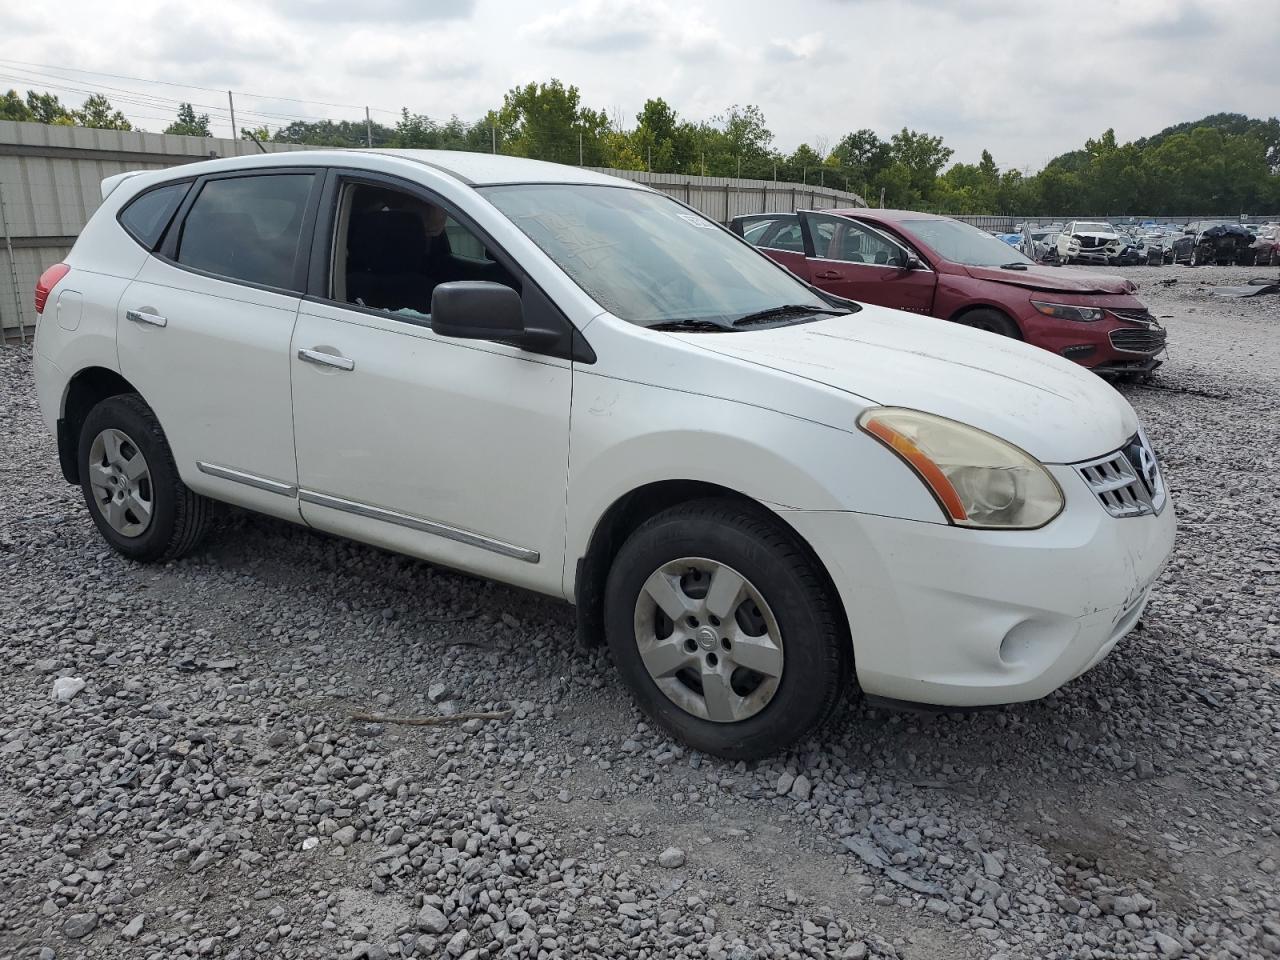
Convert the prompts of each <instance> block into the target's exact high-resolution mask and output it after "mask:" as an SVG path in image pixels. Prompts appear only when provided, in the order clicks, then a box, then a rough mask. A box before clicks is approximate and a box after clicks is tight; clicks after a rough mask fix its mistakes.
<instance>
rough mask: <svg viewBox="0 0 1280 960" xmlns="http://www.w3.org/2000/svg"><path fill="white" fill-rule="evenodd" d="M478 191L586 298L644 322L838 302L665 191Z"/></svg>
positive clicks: (565, 187) (725, 318)
mask: <svg viewBox="0 0 1280 960" xmlns="http://www.w3.org/2000/svg"><path fill="white" fill-rule="evenodd" d="M480 192H481V193H483V194H484V195H485V197H486V198H487V199H488V200H489V201H490V202H491V203H492V204H493V205H494V206H495V207H497V208H498V209H499V210H501V211H502V212H503V213H504V214H506V216H507V217H509V218H510V219H511V221H512V222H513V223H514V224H515V225H516V226H517V227H519V228H520V229H521V230H522V231H524V233H525V234H526V235H527V236H528V237H529V239H530V240H532V241H533V242H534V243H536V244H537V245H538V246H539V247H541V248H542V250H543V252H545V253H546V254H547V256H549V257H550V258H551V259H552V260H554V261H555V262H556V264H557V265H558V266H559V267H560V268H561V269H562V270H564V272H565V273H567V274H568V275H569V277H570V278H571V279H572V280H573V281H574V282H575V283H577V284H578V286H580V287H581V288H582V289H583V290H585V291H586V292H587V293H588V294H589V295H590V296H591V298H592V299H593V300H595V301H596V302H597V303H598V304H600V306H602V307H604V308H605V309H606V310H608V311H609V312H610V313H612V314H614V316H617V317H620V318H621V319H623V320H629V321H631V322H632V323H637V324H640V325H641V326H652V325H655V324H660V323H671V322H673V321H705V322H709V323H719V324H723V325H726V326H727V325H728V324H730V323H732V322H733V321H735V320H740V319H741V318H743V317H747V316H751V315H754V314H758V313H761V312H763V311H769V310H774V309H776V308H778V307H782V306H786V305H793V306H795V307H796V308H797V309H796V310H795V311H794V316H796V317H803V315H804V309H803V308H805V307H812V308H813V310H814V311H821V312H825V313H832V312H835V311H833V310H832V308H831V305H830V304H829V303H827V302H826V301H825V300H822V299H820V298H819V297H818V296H817V295H816V294H815V293H813V291H812V290H810V289H809V287H807V286H806V285H805V284H803V283H801V282H800V281H799V280H797V279H796V278H795V277H794V276H792V275H791V274H790V273H788V272H787V271H786V270H784V269H783V268H782V267H779V266H775V265H774V264H773V263H772V262H770V261H769V260H768V259H767V258H765V257H764V256H762V255H761V254H758V253H756V252H755V251H754V250H752V249H751V247H749V246H747V245H746V244H744V243H743V242H742V241H740V240H738V239H737V238H736V237H734V236H733V235H732V234H730V233H728V232H727V231H725V230H722V229H720V227H718V226H716V224H714V223H713V222H711V221H710V220H707V219H706V218H704V217H702V216H700V215H698V214H696V213H694V212H693V211H691V210H689V209H688V208H686V207H683V206H681V205H680V204H679V203H677V202H676V201H675V200H672V199H671V198H670V197H667V196H664V195H662V194H659V193H650V192H649V191H647V190H633V189H627V188H622V187H608V186H592V185H585V186H584V185H582V184H560V183H550V184H513V185H510V186H493V187H483V188H481V189H480Z"/></svg>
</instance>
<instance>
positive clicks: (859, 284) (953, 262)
mask: <svg viewBox="0 0 1280 960" xmlns="http://www.w3.org/2000/svg"><path fill="white" fill-rule="evenodd" d="M730 228H731V229H732V230H733V231H734V232H735V233H737V234H739V235H740V236H742V237H744V238H745V239H746V240H747V241H749V242H750V243H752V244H754V245H755V246H757V247H759V248H760V249H761V251H763V252H764V253H767V254H768V255H769V256H770V257H772V258H773V259H775V260H777V261H778V262H779V263H781V264H783V265H785V266H786V267H788V268H789V269H790V270H791V271H792V272H793V273H795V274H797V275H798V276H800V277H801V278H802V279H805V280H808V281H809V282H810V283H812V284H813V285H814V286H816V287H819V288H820V289H822V290H826V291H827V292H829V293H833V294H835V295H837V296H840V297H846V298H848V299H850V300H859V301H862V302H864V303H874V304H879V305H880V306H884V307H895V308H897V309H899V310H909V311H911V312H912V313H925V314H929V315H931V316H934V317H939V318H941V319H944V320H953V321H955V322H956V323H963V324H965V325H967V326H971V327H977V328H979V329H981V330H989V331H991V332H992V333H998V334H1001V335H1003V336H1006V337H1015V338H1017V339H1019V340H1025V341H1026V342H1027V343H1031V344H1034V345H1036V346H1038V347H1043V348H1044V349H1046V350H1052V351H1053V352H1054V353H1057V354H1059V355H1061V356H1063V357H1066V358H1067V359H1068V360H1074V361H1075V362H1076V363H1079V364H1082V365H1083V366H1086V367H1089V368H1090V369H1092V370H1094V371H1096V372H1097V373H1102V374H1135V373H1136V374H1145V373H1150V372H1151V371H1152V370H1154V369H1155V368H1156V367H1158V366H1159V365H1160V363H1161V360H1160V355H1161V354H1162V353H1163V352H1164V349H1165V338H1166V332H1165V329H1164V328H1163V327H1162V326H1161V325H1160V324H1159V322H1157V320H1156V319H1155V317H1153V316H1152V315H1151V312H1150V311H1149V310H1148V309H1147V308H1146V306H1144V305H1143V303H1142V301H1140V300H1139V299H1138V298H1137V297H1135V296H1134V292H1135V291H1136V290H1137V285H1136V284H1134V283H1133V282H1132V281H1130V280H1126V279H1124V278H1123V277H1116V276H1108V275H1106V274H1100V273H1093V272H1091V271H1083V270H1074V269H1064V268H1060V267H1046V266H1042V265H1040V264H1038V263H1036V262H1035V261H1033V260H1030V259H1028V258H1027V257H1025V256H1023V255H1022V254H1021V253H1019V252H1018V251H1017V250H1015V249H1014V248H1013V247H1011V246H1009V245H1008V244H1006V243H1004V242H1003V241H1001V240H999V239H997V238H996V237H993V236H992V235H991V234H989V233H986V232H984V231H982V230H979V229H978V228H977V227H973V226H970V225H969V224H967V223H962V222H960V221H959V220H953V219H951V218H950V217H940V216H935V215H933V214H928V213H913V212H911V211H907V210H875V209H868V208H861V207H860V208H857V209H853V210H823V211H814V210H808V211H800V212H798V213H761V214H753V215H750V216H742V217H737V218H736V219H734V220H733V222H732V223H731V224H730Z"/></svg>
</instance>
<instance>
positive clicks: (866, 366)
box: [35, 151, 1174, 758]
mask: <svg viewBox="0 0 1280 960" xmlns="http://www.w3.org/2000/svg"><path fill="white" fill-rule="evenodd" d="M103 195H104V200H103V204H102V206H101V208H100V209H99V210H98V212H97V213H96V214H95V215H94V217H93V219H92V220H91V221H90V223H89V224H88V226H86V228H85V230H84V232H83V234H82V235H81V237H80V239H79V241H78V242H77V243H76V245H75V249H74V250H73V251H72V252H71V254H70V256H68V258H67V261H66V263H65V264H59V265H58V266H56V267H53V268H51V269H50V270H49V271H48V272H47V273H46V274H45V276H44V277H43V278H42V279H41V282H40V285H39V287H38V289H37V294H36V299H37V310H38V311H40V313H41V319H40V322H39V325H38V332H37V337H36V356H35V367H36V377H37V384H38V389H39V394H40V401H41V405H42V408H43V411H44V416H45V419H46V421H47V423H48V427H49V429H50V430H51V431H53V432H55V434H56V436H57V442H58V451H59V454H60V457H61V462H62V470H63V473H64V474H65V475H66V478H67V480H68V481H70V482H73V483H79V484H80V485H81V486H82V487H83V489H84V495H85V500H86V503H87V504H88V509H89V513H90V515H91V516H92V517H93V520H94V522H95V523H96V524H97V526H98V528H99V530H100V531H101V533H102V536H103V537H104V538H105V539H106V540H107V541H108V542H109V543H110V544H111V545H112V546H113V547H114V548H115V549H116V550H118V551H119V552H121V553H122V554H124V555H125V556H127V557H131V558H134V559H136V560H142V561H154V560H165V559H169V558H172V557H176V556H179V555H181V554H182V553H184V552H186V551H188V550H190V549H191V548H192V547H193V546H194V545H195V544H196V542H197V541H198V539H199V536H200V533H201V531H202V529H203V527H204V524H205V519H206V516H207V513H208V505H209V502H210V501H211V500H220V501H226V502H229V503H234V504H239V505H240V506H242V507H247V508H250V509H253V510H259V511H262V512H263V513H268V514H271V515H273V516H276V517H281V518H284V519H286V520H289V521H291V522H293V523H299V524H305V525H308V526H311V527H315V528H316V529H319V530H325V531H328V532H330V533H336V534H341V535H344V536H347V537H351V538H353V539H356V540H361V541H364V542H367V543H372V544H377V545H378V546H381V547H385V548H388V549H391V550H396V551H400V552H402V553H406V554H412V555H414V556H418V557H422V558H425V559H427V560H430V561H432V562H435V563H439V564H443V565H446V566H449V567H455V568H458V569H461V570H466V571H470V572H472V573H476V574H481V575H483V576H486V577H492V578H494V579H497V580H502V581H505V582H507V583H511V584H516V585H519V586H522V587H527V588H529V589H531V590H536V591H539V592H541V593H545V594H549V595H552V596H556V597H563V598H565V599H568V600H570V601H571V602H573V603H575V604H576V605H577V607H578V612H579V624H580V630H581V633H582V636H583V637H584V639H587V640H588V641H591V640H596V639H599V638H603V639H606V640H607V642H608V644H609V646H610V648H611V649H612V652H613V656H614V659H615V661H616V663H617V665H618V669H619V670H620V672H621V673H622V676H623V678H624V680H625V681H626V683H627V684H628V686H629V687H630V688H631V691H632V693H633V694H634V696H635V698H636V700H637V701H638V702H639V704H640V706H641V707H642V708H643V710H644V711H645V712H646V713H647V714H648V715H649V716H650V717H651V718H653V719H654V720H655V721H657V722H658V723H660V724H662V725H663V726H664V727H666V728H667V729H668V730H670V731H671V732H673V733H674V734H676V735H677V736H679V737H681V738H683V739H684V740H686V741H687V742H688V743H690V744H692V745H693V746H695V747H696V748H698V749H700V750H704V751H707V752H710V753H714V754H718V755H721V756H725V757H735V758H737V757H741V758H748V757H757V756H760V755H763V754H767V753H769V752H771V751H774V750H777V749H779V748H781V747H784V746H786V745H788V744H790V743H792V742H794V741H795V740H796V739H797V738H800V737H802V736H804V735H805V734H806V733H807V732H809V731H811V730H813V729H814V728H815V727H816V726H817V725H818V724H819V723H821V722H822V720H823V719H824V718H825V717H827V716H828V715H829V714H830V713H831V712H832V710H833V709H834V708H835V707H836V706H837V704H838V703H839V702H840V699H841V697H842V696H843V695H844V694H845V693H846V691H847V688H848V687H850V685H851V676H852V675H853V674H854V673H856V676H857V681H858V684H859V685H860V686H861V688H862V690H863V691H864V692H865V693H866V694H867V695H869V696H874V697H878V698H881V699H886V700H898V701H913V702H917V703H928V704H940V705H966V706H967V705H976V704H994V703H1007V702H1012V701H1019V700H1027V699H1031V698H1035V697H1040V696H1043V695H1045V694H1047V693H1049V692H1050V691H1052V690H1054V689H1055V688H1056V687H1058V686H1059V685H1061V684H1063V683H1065V682H1067V681H1068V680H1070V679H1072V678H1073V677H1076V676H1078V675H1079V674H1081V673H1083V672H1084V671H1085V670H1087V669H1089V668H1090V667H1091V666H1092V665H1093V664H1095V663H1097V662H1098V661H1099V660H1100V659H1101V658H1102V657H1103V656H1105V655H1106V653H1107V652H1108V651H1109V650H1110V649H1111V648H1112V646H1113V645H1114V644H1115V643H1116V642H1117V641H1118V640H1119V639H1120V638H1121V637H1122V636H1123V635H1124V634H1125V633H1126V632H1128V631H1129V629H1130V628H1132V626H1133V625H1134V623H1135V622H1136V620H1137V619H1138V617H1139V615H1140V614H1141V612H1142V609H1143V606H1144V604H1145V603H1146V600H1147V596H1148V593H1149V589H1150V585H1151V583H1152V581H1153V580H1154V579H1155V577H1156V575H1157V573H1158V572H1159V570H1160V569H1161V566H1162V564H1163V563H1164V561H1165V558H1166V557H1167V555H1168V553H1169V551H1170V548H1171V545H1172V541H1173V533H1174V518H1173V510H1172V509H1171V508H1170V506H1169V505H1168V503H1167V496H1166V492H1165V488H1164V483H1163V480H1162V478H1161V475H1160V471H1159V469H1158V467H1157V465H1156V461H1155V458H1154V456H1153V454H1152V452H1151V448H1150V446H1149V445H1148V444H1147V441H1146V439H1145V437H1144V436H1143V434H1142V431H1141V430H1140V429H1139V424H1138V420H1137V418H1136V417H1135V415H1134V413H1133V410H1132V409H1131V408H1130V406H1129V404H1128V403H1126V402H1125V401H1124V400H1123V399H1122V398H1121V397H1120V396H1119V395H1118V394H1117V393H1116V392H1115V391H1114V390H1112V388H1111V387H1109V386H1108V385H1107V384H1106V383H1104V382H1103V381H1102V380H1100V379H1099V378H1097V377H1095V376H1093V375H1092V374H1091V373H1089V371H1087V370H1084V369H1082V368H1080V367H1078V366H1076V365H1075V364H1073V363H1071V362H1069V361H1067V360H1063V359H1062V358H1060V357H1057V356H1054V355H1052V354H1050V353H1046V352H1044V351H1042V350H1038V349H1035V348H1032V347H1028V346H1025V345H1024V344H1022V343H1019V342H1014V341H1010V340H1008V339H1006V338H1003V337H996V336H992V335H990V334H987V333H983V332H981V331H976V330H971V329H967V328H965V327H961V326H957V325H955V324H949V323H946V322H945V321H942V320H935V319H932V318H929V317H923V316H915V315H911V314H906V313H900V312H897V311H894V310H886V309H882V308H879V307H873V306H862V305H858V304H854V303H851V302H849V301H844V300H839V299H836V298H833V297H831V296H829V295H826V294H823V293H821V292H819V291H818V290H816V289H814V288H812V287H810V286H808V285H806V284H805V283H803V282H801V281H800V280H798V279H797V278H796V277H795V276H793V275H792V274H790V273H788V272H787V271H786V270H784V269H783V268H782V267H780V266H778V265H777V264H775V263H774V262H773V261H771V260H770V259H769V258H768V257H766V256H765V255H763V254H761V253H759V252H758V251H756V250H755V249H753V248H752V247H751V245H750V244H748V243H746V242H744V241H742V240H741V239H739V238H737V237H735V236H734V235H733V234H731V233H730V232H729V231H727V230H725V229H723V228H722V227H720V226H719V225H718V224H716V223H714V222H712V221H710V220H707V219H706V218H704V217H703V216H701V215H699V214H698V213H696V212H694V211H692V210H691V209H689V208H688V207H686V206H684V205H682V204H680V203H678V202H677V201H675V200H673V199H671V198H669V197H667V196H664V195H663V194H661V193H657V192H654V191H651V190H648V189H645V188H643V187H639V186H637V185H636V184H633V183H629V182H626V181H622V180H616V179H613V178H610V177H606V176H602V175H599V174H595V173H591V172H588V171H585V170H580V169H575V168H571V167H562V166H556V165H552V164H545V163H539V162H535V161H530V160H520V159H514V158H507V157H496V156H489V155H484V154H467V153H452V152H427V151H404V152H395V151H384V152H359V153H356V152H315V153H308V154H306V155H305V156H299V155H298V154H288V155H283V156H282V155H272V156H266V155H264V156H260V157H255V158H249V159H245V158H236V159H228V160H213V161H208V162H201V163H196V164H192V165H190V166H185V167H180V168H176V169H170V170H162V171H151V172H145V173H138V174H132V175H122V176H117V177H112V178H109V179H108V180H106V181H104V182H103Z"/></svg>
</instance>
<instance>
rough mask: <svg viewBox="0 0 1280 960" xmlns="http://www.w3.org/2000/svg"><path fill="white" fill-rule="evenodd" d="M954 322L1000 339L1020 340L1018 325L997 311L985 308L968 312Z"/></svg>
mask: <svg viewBox="0 0 1280 960" xmlns="http://www.w3.org/2000/svg"><path fill="white" fill-rule="evenodd" d="M956 322H957V323H963V324H964V325H965V326H966V327H973V328H974V329H975V330H986V331H987V332H988V333H998V334H1000V336H1002V337H1009V338H1011V339H1013V340H1021V339H1022V333H1021V331H1019V330H1018V325H1017V324H1016V323H1014V322H1013V321H1012V320H1011V319H1009V317H1008V316H1006V315H1005V314H1003V313H1001V312H1000V311H999V310H989V309H987V308H983V309H981V310H970V311H969V312H968V313H966V314H964V315H962V316H960V317H958V318H957V320H956Z"/></svg>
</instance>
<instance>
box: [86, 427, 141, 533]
mask: <svg viewBox="0 0 1280 960" xmlns="http://www.w3.org/2000/svg"><path fill="white" fill-rule="evenodd" d="M89 488H90V490H91V491H92V492H93V501H94V503H95V504H97V507H98V510H99V511H100V512H101V513H102V516H103V518H104V519H105V520H106V521H107V523H108V524H109V525H110V526H111V529H112V530H114V531H116V533H118V534H120V535H121V536H122V537H140V536H142V534H144V533H146V531H147V527H149V526H150V525H151V515H152V512H153V511H154V509H155V500H154V491H153V490H152V485H151V469H150V468H149V467H148V466H147V459H146V457H144V456H143V455H142V451H141V450H140V449H139V448H138V445H137V444H136V443H134V442H133V440H132V438H130V436H129V435H128V434H127V433H125V432H124V431H123V430H118V429H116V428H115V427H108V428H107V429H106V430H103V431H102V432H101V433H99V434H98V435H97V436H96V437H94V438H93V443H92V444H91V445H90V446H89Z"/></svg>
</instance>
